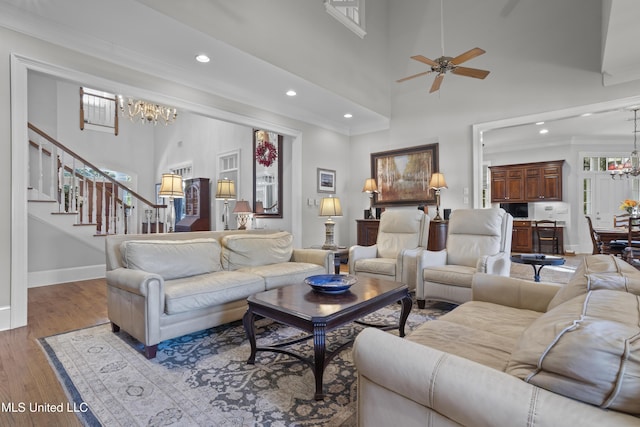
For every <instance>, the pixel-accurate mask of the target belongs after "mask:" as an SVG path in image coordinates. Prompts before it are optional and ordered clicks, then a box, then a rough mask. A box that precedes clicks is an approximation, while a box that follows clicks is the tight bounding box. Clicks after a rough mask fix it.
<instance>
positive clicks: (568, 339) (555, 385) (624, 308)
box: [506, 290, 640, 414]
mask: <svg viewBox="0 0 640 427" xmlns="http://www.w3.org/2000/svg"><path fill="white" fill-rule="evenodd" d="M639 305H640V297H638V296H636V295H633V294H630V293H626V292H619V291H611V290H597V291H590V292H588V293H586V294H583V295H579V296H577V297H575V298H573V299H571V300H569V301H567V302H565V303H563V304H561V305H559V306H556V307H555V308H553V309H552V310H550V311H548V312H547V313H545V314H543V315H542V316H540V317H539V318H538V319H537V320H536V321H534V322H533V323H532V324H531V326H529V328H527V329H526V330H525V332H524V333H523V334H522V336H521V337H520V340H519V342H518V345H517V347H516V348H515V350H514V352H513V354H512V356H511V361H510V362H509V366H508V368H507V371H506V372H507V373H509V374H511V375H514V376H516V377H518V378H521V379H523V380H525V381H526V382H529V383H531V384H534V385H537V386H539V387H542V388H545V389H547V390H550V391H552V392H554V393H558V394H561V395H563V396H567V397H571V398H574V399H577V400H580V401H583V402H587V403H591V404H593V405H597V406H600V407H602V408H609V409H614V410H618V411H622V412H627V413H631V414H640V381H638V378H639V377H640V310H639Z"/></svg>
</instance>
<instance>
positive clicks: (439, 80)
mask: <svg viewBox="0 0 640 427" xmlns="http://www.w3.org/2000/svg"><path fill="white" fill-rule="evenodd" d="M443 78H444V74H442V73H440V74H438V75H437V76H436V78H435V79H434V80H433V84H432V85H431V90H430V91H429V93H433V92H435V91H437V90H438V89H440V85H441V84H442V79H443Z"/></svg>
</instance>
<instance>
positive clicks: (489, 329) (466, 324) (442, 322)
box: [407, 301, 542, 371]
mask: <svg viewBox="0 0 640 427" xmlns="http://www.w3.org/2000/svg"><path fill="white" fill-rule="evenodd" d="M541 314H542V313H539V312H535V311H531V310H522V309H518V308H512V307H507V306H503V305H498V304H492V303H488V302H483V301H470V302H467V303H465V304H463V305H461V306H458V307H456V308H455V309H454V310H452V311H451V312H449V313H447V314H445V315H444V316H441V317H440V318H439V319H438V320H436V321H430V322H425V323H423V324H422V325H420V326H419V327H418V328H416V329H415V330H414V331H413V332H411V333H410V334H409V335H408V336H407V339H408V340H410V341H414V342H417V343H419V344H423V345H428V346H429V347H432V348H435V349H438V350H441V351H444V352H447V353H451V354H455V355H457V356H460V357H464V358H465V359H469V360H473V361H474V362H478V363H481V364H483V365H485V366H489V367H491V368H494V369H498V370H500V371H504V370H505V369H506V367H507V364H508V362H509V359H510V356H511V352H512V351H513V349H514V347H515V345H516V343H517V342H518V338H519V337H520V335H521V334H522V332H523V331H524V330H525V329H526V328H527V327H528V326H529V325H530V324H531V323H532V322H533V321H534V320H535V319H537V318H538V317H539V316H540V315H541Z"/></svg>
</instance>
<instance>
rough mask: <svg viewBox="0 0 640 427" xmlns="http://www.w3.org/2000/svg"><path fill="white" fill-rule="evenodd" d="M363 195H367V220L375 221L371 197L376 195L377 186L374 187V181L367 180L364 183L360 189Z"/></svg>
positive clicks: (371, 179)
mask: <svg viewBox="0 0 640 427" xmlns="http://www.w3.org/2000/svg"><path fill="white" fill-rule="evenodd" d="M362 192H363V193H369V218H370V219H375V218H376V215H375V214H374V212H375V211H374V210H373V195H374V194H376V193H378V186H377V185H376V180H375V179H373V178H367V180H366V181H365V182H364V187H363V188H362Z"/></svg>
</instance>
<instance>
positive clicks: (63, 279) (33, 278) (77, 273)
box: [27, 264, 106, 288]
mask: <svg viewBox="0 0 640 427" xmlns="http://www.w3.org/2000/svg"><path fill="white" fill-rule="evenodd" d="M105 268H106V267H105V264H98V265H88V266H84V267H71V268H61V269H58V270H45V271H30V272H29V273H28V277H27V283H28V285H27V287H29V288H37V287H40V286H49V285H56V284H58V283H67V282H76V281H79V280H90V279H100V278H103V277H104V276H105Z"/></svg>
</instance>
